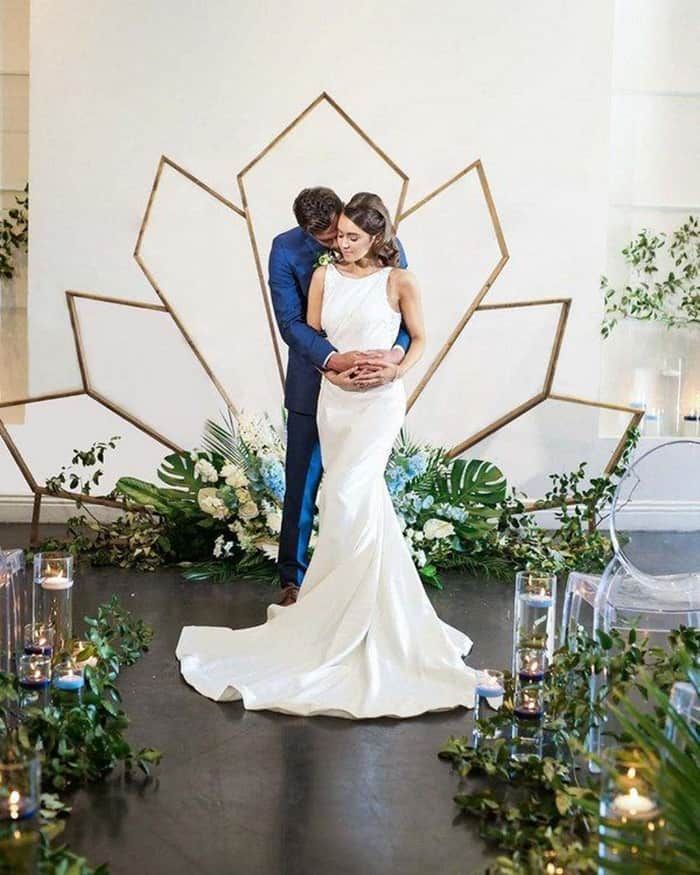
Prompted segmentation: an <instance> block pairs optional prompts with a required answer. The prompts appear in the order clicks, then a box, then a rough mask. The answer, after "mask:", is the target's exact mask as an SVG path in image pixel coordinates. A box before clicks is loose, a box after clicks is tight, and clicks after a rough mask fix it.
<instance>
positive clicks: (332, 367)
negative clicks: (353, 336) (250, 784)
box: [326, 349, 367, 374]
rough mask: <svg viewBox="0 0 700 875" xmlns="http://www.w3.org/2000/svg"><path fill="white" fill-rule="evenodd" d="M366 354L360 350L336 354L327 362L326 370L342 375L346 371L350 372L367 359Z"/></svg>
mask: <svg viewBox="0 0 700 875" xmlns="http://www.w3.org/2000/svg"><path fill="white" fill-rule="evenodd" d="M366 355H367V354H366V353H364V352H360V351H359V350H357V349H355V350H351V351H350V352H334V353H333V355H332V356H331V357H330V358H329V359H328V361H327V362H326V368H327V369H328V370H329V371H335V373H336V374H342V373H343V372H344V371H349V370H350V369H351V368H354V367H355V365H356V364H358V362H359V361H360V359H362V358H364V357H366Z"/></svg>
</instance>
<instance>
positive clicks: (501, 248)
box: [0, 92, 643, 544]
mask: <svg viewBox="0 0 700 875" xmlns="http://www.w3.org/2000/svg"><path fill="white" fill-rule="evenodd" d="M321 104H326V105H327V106H329V107H331V108H332V109H333V110H334V111H335V112H336V113H337V114H338V115H339V116H340V118H341V119H342V120H343V122H345V123H346V124H347V125H348V126H349V127H350V128H351V129H352V130H353V131H354V132H355V134H357V135H358V136H359V137H361V138H362V140H363V141H364V142H365V143H366V145H367V147H368V148H369V149H370V150H372V151H373V153H374V154H375V155H377V156H379V158H380V159H381V160H382V161H384V162H385V163H386V164H387V166H388V167H390V168H391V170H392V171H393V172H394V173H396V174H397V176H398V178H399V179H400V193H399V197H398V204H397V207H396V210H395V226H396V228H397V229H398V228H399V226H400V225H401V223H402V222H405V221H406V220H408V219H410V218H412V217H414V216H416V215H419V214H420V211H421V209H422V208H423V207H425V206H426V205H427V204H428V203H430V202H431V201H432V200H433V199H434V198H437V197H439V196H440V195H441V194H442V193H443V192H445V191H446V190H448V189H449V188H450V187H451V186H453V185H455V184H456V183H457V182H459V180H461V179H463V178H464V177H465V176H467V174H472V173H473V174H476V177H477V179H478V183H479V188H480V191H481V194H482V196H483V198H484V201H485V205H486V208H487V210H488V215H489V219H490V223H491V228H492V231H493V235H494V237H495V240H496V243H497V248H498V252H499V257H498V259H497V260H496V262H495V264H493V266H492V268H491V270H490V272H489V273H488V275H487V276H485V277H484V279H483V282H482V284H481V286H480V287H479V288H478V289H477V290H476V292H475V294H474V296H473V298H472V300H471V302H470V303H469V305H468V306H467V308H466V310H465V312H464V313H463V315H462V316H461V318H460V319H459V320H458V322H457V323H456V324H455V326H454V328H453V329H452V331H451V332H450V334H449V336H448V337H447V338H446V339H445V340H444V342H443V344H442V346H441V348H440V349H439V351H438V352H437V354H436V355H435V356H434V357H433V359H432V361H430V362H429V364H428V366H427V368H426V370H425V372H424V373H423V375H422V377H421V379H420V381H419V382H418V384H417V386H416V387H415V389H414V390H413V392H412V393H411V396H410V397H409V399H408V403H407V410H410V409H411V407H412V406H413V405H414V404H415V402H416V401H417V399H418V397H419V396H420V395H421V393H422V392H423V391H424V390H425V388H426V386H427V385H428V383H429V382H430V380H431V379H432V377H433V376H434V374H435V372H436V371H437V370H438V369H439V368H440V367H443V366H444V362H445V359H446V357H447V356H448V353H449V351H450V349H451V348H452V346H453V345H454V344H455V342H456V341H457V339H458V338H459V337H460V335H461V334H462V332H463V331H464V328H465V326H466V325H467V324H468V323H469V321H470V320H471V319H472V318H473V317H474V316H475V314H476V313H478V312H479V311H488V310H501V311H507V310H512V309H514V308H524V307H558V308H559V319H558V323H557V326H556V330H555V332H554V336H553V338H552V345H551V351H550V354H549V360H548V363H547V368H546V374H545V378H544V382H543V385H542V388H541V389H540V390H539V391H538V392H537V393H536V394H534V395H533V396H531V397H530V398H527V399H525V400H523V401H522V403H520V404H518V405H517V406H516V407H514V408H512V409H510V410H507V411H505V412H504V413H503V414H502V415H501V416H500V417H498V418H497V419H496V420H494V421H493V422H491V423H489V424H488V425H487V426H485V427H484V428H482V429H480V430H479V431H477V432H475V433H473V434H470V435H466V436H465V437H464V439H463V440H461V441H459V442H458V443H457V444H455V445H454V446H453V447H451V449H450V451H449V453H450V456H452V457H456V456H459V455H461V454H462V453H464V452H466V450H468V449H469V448H470V447H472V446H474V445H475V444H477V443H479V442H480V441H482V440H483V439H484V438H486V437H488V436H489V435H492V434H493V433H494V432H496V431H498V430H499V429H501V428H504V427H505V426H506V425H507V424H508V423H510V422H512V421H513V420H515V419H517V418H518V417H520V416H522V415H523V414H525V413H526V412H528V411H529V410H532V409H533V408H534V407H536V406H538V405H540V404H543V403H544V402H546V401H547V400H548V399H551V400H553V401H561V402H566V403H570V404H578V405H584V406H588V407H597V408H601V409H607V410H614V411H619V412H622V413H626V414H628V415H629V422H628V425H627V427H626V428H625V430H624V433H623V434H622V436H621V438H620V440H619V442H618V444H617V446H616V447H615V449H614V451H613V453H612V455H611V457H610V459H609V460H608V462H607V464H606V466H605V473H611V472H612V471H613V470H614V468H615V467H616V465H617V463H618V462H619V460H620V457H621V455H622V452H623V450H624V447H625V443H626V440H627V436H628V433H629V432H630V430H631V429H633V428H635V427H636V426H638V424H639V422H640V421H641V418H642V416H643V411H640V410H638V409H635V408H632V407H626V406H623V405H619V404H607V403H603V402H598V401H592V400H587V399H585V398H578V397H572V396H567V395H558V394H556V393H554V392H553V391H552V386H553V383H554V377H555V374H556V368H557V362H558V359H559V353H560V350H561V346H562V342H563V339H564V334H565V331H566V324H567V320H568V317H569V312H570V309H571V298H545V299H537V300H523V301H513V302H507V303H499V304H490V303H484V299H485V298H486V296H487V295H488V293H489V291H490V289H491V287H492V286H493V284H494V282H495V281H496V279H497V278H498V276H499V274H500V273H501V271H502V270H503V268H504V267H505V265H506V263H507V261H508V258H509V254H508V248H507V246H506V241H505V237H504V235H503V230H502V228H501V224H500V221H499V218H498V213H497V212H496V207H495V204H494V200H493V197H492V195H491V189H490V187H489V183H488V179H487V177H486V172H485V170H484V167H483V164H482V162H481V160H480V159H476V160H474V161H471V162H470V163H469V164H468V165H467V166H466V167H464V168H463V169H462V170H460V171H459V172H458V173H456V174H455V175H454V176H452V177H451V178H450V179H448V180H447V181H446V182H444V183H443V184H442V185H440V186H438V187H437V188H436V189H435V190H434V191H432V192H430V193H429V194H428V195H426V196H425V197H423V198H422V199H421V200H419V201H417V202H416V203H414V204H412V205H411V206H409V207H405V203H406V198H407V194H408V184H409V177H408V175H407V174H406V173H405V172H404V171H403V170H401V169H400V167H399V166H398V165H397V164H396V163H395V162H394V161H393V160H392V159H391V158H390V157H389V156H388V155H387V154H386V153H385V152H384V151H383V150H382V149H381V148H380V147H379V146H378V145H377V144H376V143H375V142H374V141H373V140H372V139H371V138H370V137H369V136H368V134H367V133H366V132H365V131H364V130H363V129H362V128H361V127H360V125H358V124H357V122H355V121H354V119H352V118H351V116H350V115H348V113H347V112H345V110H344V109H343V108H342V107H341V106H340V105H339V104H338V103H336V101H335V100H333V98H332V97H331V96H330V95H328V94H327V93H326V92H323V93H321V94H320V95H319V96H318V97H317V98H316V99H315V100H314V101H313V102H312V103H310V104H309V105H308V106H307V107H306V108H305V109H304V110H303V111H302V112H301V113H299V115H298V116H297V117H296V118H295V119H293V121H291V122H290V123H289V124H288V125H287V126H286V127H285V128H284V129H283V130H282V131H280V133H279V134H277V136H276V137H274V139H273V140H272V141H271V142H270V143H269V144H268V145H267V146H266V147H265V148H264V149H263V150H262V151H261V152H260V153H259V154H258V155H256V156H255V157H254V158H253V159H252V160H251V161H250V162H249V163H248V164H247V165H246V166H245V167H244V168H243V170H241V171H240V172H239V173H238V174H237V182H238V189H239V192H240V196H241V206H238V205H237V204H235V203H234V202H233V201H231V200H229V199H228V198H226V197H224V196H223V195H222V194H220V193H219V192H217V191H215V190H214V189H213V188H211V187H210V186H208V185H207V184H206V183H204V182H202V180H200V179H198V178H197V177H196V176H194V174H192V173H190V171H188V170H187V169H185V168H184V167H182V166H180V165H179V164H177V163H176V162H175V161H173V160H172V159H170V158H168V157H167V156H165V155H162V156H161V158H160V160H159V162H158V168H157V171H156V175H155V179H154V181H153V185H152V188H151V191H150V195H149V198H148V203H147V206H146V210H145V213H144V216H143V219H142V222H141V226H140V228H139V232H138V237H137V240H136V246H135V249H134V253H133V254H134V258H135V260H136V262H137V264H138V265H139V267H140V268H141V270H142V271H143V273H144V275H145V277H146V279H147V281H148V283H149V284H150V286H151V287H152V289H153V291H154V292H155V294H156V296H157V297H158V299H159V300H160V302H161V303H160V304H151V303H145V302H141V301H133V300H128V299H122V298H114V297H106V296H103V295H98V294H94V293H92V292H82V291H76V290H67V291H66V292H65V295H66V304H67V307H68V313H69V317H70V323H71V329H72V333H73V337H74V341H75V349H76V356H77V361H78V367H79V371H80V379H81V383H82V388H80V389H76V390H69V391H63V392H61V391H58V392H53V393H49V394H45V395H37V396H33V397H31V396H30V397H25V398H16V399H12V400H7V401H2V402H0V438H2V440H3V442H4V443H5V445H6V446H7V449H8V450H9V452H10V455H11V456H12V458H13V459H14V461H15V463H16V464H17V466H18V468H19V470H20V472H21V474H22V476H23V478H24V480H25V482H26V483H27V486H28V487H29V489H30V490H31V492H32V493H33V495H34V506H33V514H32V527H31V536H30V542H31V543H32V544H36V543H37V542H38V532H39V521H40V514H41V501H42V498H43V496H45V495H53V496H57V497H61V498H67V499H71V500H76V499H78V500H81V501H83V502H84V503H89V504H95V505H104V506H109V507H123V506H124V504H123V502H120V501H119V500H116V499H112V498H108V497H100V496H92V495H84V494H81V493H78V492H71V491H66V490H60V491H58V492H56V491H50V490H49V489H48V488H47V487H46V485H41V484H40V483H39V482H37V480H36V479H35V477H34V476H33V474H32V472H31V470H30V469H29V466H28V465H27V463H26V461H25V459H24V458H23V456H22V454H21V452H20V450H19V448H18V447H17V445H16V443H15V442H14V440H13V438H12V436H11V435H10V433H9V431H8V429H7V426H6V424H5V422H4V421H3V417H2V409H3V408H10V407H17V406H21V405H25V404H39V403H42V402H46V401H54V400H57V399H62V398H70V397H76V396H80V395H84V396H88V397H89V398H92V399H93V400H94V401H96V402H98V403H99V404H101V405H102V406H104V407H106V408H107V409H108V410H111V411H112V412H113V413H115V414H117V415H118V416H119V417H121V418H122V419H124V420H126V421H127V422H129V423H131V425H133V426H134V427H136V428H137V429H139V430H141V431H142V432H144V433H145V434H147V435H149V436H150V437H151V438H153V439H154V440H155V441H158V442H159V443H161V444H162V445H163V446H165V447H167V448H168V449H169V450H174V451H181V450H182V448H181V447H179V446H178V445H177V444H176V443H175V442H174V441H173V440H171V439H170V438H169V437H167V436H166V435H163V434H161V433H160V432H159V431H158V430H156V429H155V428H154V427H153V426H152V425H150V424H149V423H147V422H145V421H143V420H142V419H141V418H140V417H139V416H137V414H136V413H135V412H133V411H130V410H127V409H126V408H125V407H123V406H122V405H119V404H116V403H115V402H114V401H112V400H111V399H110V398H108V397H107V396H106V395H104V394H103V393H102V392H100V391H99V390H98V388H97V387H96V386H95V385H94V383H93V381H92V380H91V378H90V373H89V368H88V361H87V357H86V354H85V348H84V344H83V339H82V328H81V323H80V318H79V313H78V309H77V306H76V301H77V300H80V299H88V300H92V301H96V302H101V303H105V304H113V305H117V306H122V307H133V308H137V309H142V310H150V311H156V312H160V313H162V314H163V315H164V317H169V318H170V319H172V321H173V322H174V324H175V326H176V327H177V329H178V331H179V332H180V333H181V334H182V337H183V338H184V339H185V341H186V343H187V345H188V346H189V348H190V350H191V352H192V354H193V355H194V356H195V358H196V360H197V361H198V362H199V365H200V366H201V367H202V368H203V370H204V371H205V373H206V375H207V377H208V378H209V379H210V380H211V382H212V383H213V385H214V387H215V388H216V390H217V392H218V393H219V395H220V396H221V398H222V399H223V401H224V403H225V405H226V407H227V408H228V409H229V410H230V411H231V412H232V413H234V414H236V413H238V408H237V407H236V404H235V401H234V399H232V398H231V397H230V396H229V393H228V392H227V390H226V388H225V387H224V385H223V383H222V381H221V380H220V379H219V378H218V377H217V375H216V373H215V372H214V370H213V369H212V367H211V366H210V364H209V363H208V361H207V358H206V355H205V353H204V352H203V351H202V350H200V348H199V347H198V345H197V344H196V343H195V341H194V339H193V337H192V335H191V333H190V332H189V331H188V329H187V325H186V324H185V320H184V319H183V318H182V317H181V316H180V314H179V313H178V312H177V310H176V309H175V307H174V306H173V304H172V303H171V302H170V301H169V299H168V295H167V293H166V290H165V289H164V288H161V286H160V285H159V283H158V281H157V279H156V277H155V275H154V272H153V270H151V269H150V268H149V265H148V263H147V261H146V259H145V257H144V254H143V241H144V239H145V235H146V234H147V232H148V225H149V220H150V218H151V213H152V207H153V204H154V202H155V200H156V198H157V196H158V189H159V184H160V181H161V177H162V173H163V170H164V169H165V168H166V167H168V168H170V169H171V170H173V171H175V172H176V173H178V174H181V175H182V176H183V177H184V178H185V179H186V180H188V181H189V182H190V183H191V184H192V185H195V186H198V187H199V188H200V189H201V190H203V191H204V192H206V194H207V195H209V196H210V197H212V198H215V199H216V200H217V201H218V202H219V203H220V204H222V205H223V206H224V207H225V208H226V209H228V210H229V211H230V213H231V215H232V218H233V219H234V221H243V222H245V223H246V227H247V232H248V236H249V239H250V246H251V252H252V256H253V259H254V261H255V267H256V272H257V276H258V280H259V284H260V294H261V300H262V310H261V315H264V318H265V319H266V321H267V325H268V328H269V334H270V342H271V344H272V346H273V350H274V355H275V360H276V364H277V369H278V371H279V376H280V379H281V380H282V382H283V381H284V367H283V363H282V356H281V353H280V349H279V344H278V341H277V335H276V332H275V325H274V316H273V311H272V306H271V302H270V297H269V292H268V289H267V285H266V283H265V278H264V274H263V266H262V261H261V258H260V251H259V246H258V241H257V236H256V228H255V221H254V211H253V210H252V208H251V205H250V203H249V199H248V193H247V190H246V176H247V174H248V173H249V171H250V170H252V168H253V167H254V166H255V165H256V164H258V162H260V161H261V160H262V159H264V158H265V156H266V155H268V154H269V153H270V152H271V151H272V150H273V149H275V147H276V146H277V145H278V144H279V143H280V142H281V141H282V140H283V139H284V138H285V137H287V136H288V135H289V134H290V133H291V132H292V131H293V130H294V129H295V128H296V127H297V126H298V125H299V124H300V123H301V122H302V121H303V120H304V119H305V118H306V117H307V116H309V115H310V113H312V112H313V111H314V110H315V109H316V108H317V107H319V106H320V105H321ZM542 506H543V505H542V504H541V502H537V501H536V500H534V499H533V500H531V501H529V502H528V504H527V505H526V507H527V509H528V510H535V509H538V508H541V507H542Z"/></svg>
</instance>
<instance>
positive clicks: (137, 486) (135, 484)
mask: <svg viewBox="0 0 700 875" xmlns="http://www.w3.org/2000/svg"><path fill="white" fill-rule="evenodd" d="M116 491H117V492H119V493H120V494H121V495H123V496H124V497H125V498H128V499H130V500H131V501H134V502H136V504H142V505H144V507H152V508H153V510H155V511H156V512H157V513H160V514H163V515H165V516H167V515H168V514H169V513H170V512H171V510H172V503H171V501H170V500H169V498H168V496H167V494H164V493H165V490H164V489H161V488H160V487H159V486H154V484H153V483H147V482H146V481H145V480H139V479H138V478H137V477H120V478H119V480H118V481H117V485H116Z"/></svg>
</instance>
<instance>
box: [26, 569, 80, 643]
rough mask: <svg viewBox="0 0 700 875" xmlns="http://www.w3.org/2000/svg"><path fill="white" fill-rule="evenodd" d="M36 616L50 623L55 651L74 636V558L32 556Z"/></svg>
mask: <svg viewBox="0 0 700 875" xmlns="http://www.w3.org/2000/svg"><path fill="white" fill-rule="evenodd" d="M34 592H35V598H36V619H37V620H38V621H39V622H42V623H46V624H48V625H50V626H53V628H54V630H55V642H54V643H55V647H56V650H58V651H60V650H63V649H64V648H65V646H66V644H67V643H68V642H69V641H70V640H71V638H72V637H73V557H72V556H71V555H70V554H68V553H37V554H36V556H35V557H34Z"/></svg>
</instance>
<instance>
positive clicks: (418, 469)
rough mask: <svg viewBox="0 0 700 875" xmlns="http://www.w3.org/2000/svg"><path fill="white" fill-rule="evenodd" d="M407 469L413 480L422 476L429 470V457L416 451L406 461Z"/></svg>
mask: <svg viewBox="0 0 700 875" xmlns="http://www.w3.org/2000/svg"><path fill="white" fill-rule="evenodd" d="M406 470H407V472H408V476H409V477H410V478H411V480H413V478H414V477H421V476H422V475H423V474H425V472H426V471H427V470H428V459H427V458H426V456H425V455H424V454H423V453H414V454H413V455H412V456H410V457H409V458H408V460H407V462H406Z"/></svg>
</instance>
